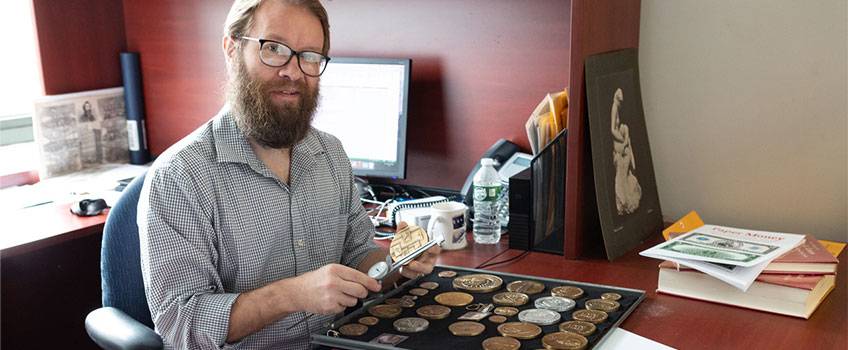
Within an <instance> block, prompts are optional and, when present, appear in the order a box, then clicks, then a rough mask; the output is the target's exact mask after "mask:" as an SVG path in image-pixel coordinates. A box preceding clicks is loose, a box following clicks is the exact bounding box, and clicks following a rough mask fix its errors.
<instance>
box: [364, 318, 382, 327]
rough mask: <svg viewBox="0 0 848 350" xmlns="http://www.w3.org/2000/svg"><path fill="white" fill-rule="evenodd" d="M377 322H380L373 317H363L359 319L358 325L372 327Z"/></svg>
mask: <svg viewBox="0 0 848 350" xmlns="http://www.w3.org/2000/svg"><path fill="white" fill-rule="evenodd" d="M377 322H380V319H379V318H376V317H374V316H365V317H361V318H360V319H359V323H362V324H364V325H366V326H373V325H375V324H377Z"/></svg>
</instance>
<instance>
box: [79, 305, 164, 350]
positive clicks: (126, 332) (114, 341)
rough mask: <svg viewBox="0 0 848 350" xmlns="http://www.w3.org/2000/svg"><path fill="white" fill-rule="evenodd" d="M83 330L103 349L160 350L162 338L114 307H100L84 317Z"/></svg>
mask: <svg viewBox="0 0 848 350" xmlns="http://www.w3.org/2000/svg"><path fill="white" fill-rule="evenodd" d="M85 330H86V332H88V336H89V337H91V340H93V341H94V342H95V343H97V345H99V346H100V347H101V348H103V349H139V350H141V349H145V350H146V349H162V347H163V345H162V337H160V336H159V334H156V332H154V331H153V330H152V329H150V328H148V327H147V326H145V325H144V324H142V323H141V322H138V321H136V320H135V319H133V318H132V317H130V316H129V315H127V314H125V313H124V312H123V311H121V310H119V309H116V308H114V307H101V308H99V309H97V310H94V311H92V312H89V313H88V316H86V317H85Z"/></svg>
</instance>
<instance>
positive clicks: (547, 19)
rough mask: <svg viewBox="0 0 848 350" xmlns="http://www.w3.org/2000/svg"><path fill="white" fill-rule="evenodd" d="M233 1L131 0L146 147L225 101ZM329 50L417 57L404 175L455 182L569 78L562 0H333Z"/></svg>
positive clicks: (167, 139) (130, 36)
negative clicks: (224, 37)
mask: <svg viewBox="0 0 848 350" xmlns="http://www.w3.org/2000/svg"><path fill="white" fill-rule="evenodd" d="M230 4H231V2H230V1H208V0H186V1H154V2H150V1H140V0H125V1H124V18H125V23H126V41H127V47H128V49H129V50H130V51H139V52H140V53H141V66H142V75H143V78H142V79H143V84H144V94H145V103H146V105H145V107H146V109H147V125H148V139H149V143H150V148H151V151H152V152H153V153H154V154H159V153H161V152H162V151H164V150H165V149H166V148H167V147H169V146H170V145H172V144H173V143H175V142H176V141H178V140H179V139H180V138H182V137H183V136H185V135H186V134H188V133H189V132H191V131H192V130H193V129H194V128H196V127H197V126H198V125H200V124H202V123H203V122H204V121H206V120H208V119H209V118H210V117H211V116H212V115H213V114H214V113H215V112H216V111H217V110H218V109H219V108H220V106H221V104H222V103H223V85H224V82H225V80H226V72H225V66H224V58H223V54H222V53H221V33H222V27H223V22H224V18H225V17H226V14H227V11H228V10H229V6H230ZM325 6H326V8H327V11H328V13H329V17H330V26H331V51H330V54H331V55H335V56H373V57H409V58H412V60H413V64H412V66H413V72H412V82H411V86H410V94H411V100H410V104H409V123H408V135H409V139H408V157H409V158H408V163H407V164H408V165H407V173H408V179H407V180H406V181H405V182H406V183H411V184H416V185H423V186H433V187H442V188H453V189H458V188H459V187H460V186H462V183H463V181H464V179H465V176H466V175H467V172H468V171H469V170H470V169H471V167H472V166H473V165H474V163H475V162H477V160H478V158H479V157H480V155H481V154H482V153H483V152H484V151H485V150H486V149H487V148H488V147H489V146H490V145H491V144H492V143H494V142H495V141H496V140H497V139H499V138H506V139H509V140H512V141H515V142H517V143H519V144H520V145H522V146H523V147H525V148H528V143H527V137H526V135H525V132H524V122H525V121H526V119H527V117H528V116H529V114H530V112H531V111H532V109H533V108H534V107H535V106H536V104H537V103H538V102H539V100H540V99H541V98H542V96H543V95H544V93H546V92H551V91H556V90H560V89H562V88H564V87H565V86H566V84H567V81H568V75H569V69H568V66H569V65H568V57H569V12H570V10H569V8H570V2H569V1H565V0H546V1H543V0H537V1H532V2H522V1H512V0H467V1H448V0H424V1H385V0H345V1H327V2H325Z"/></svg>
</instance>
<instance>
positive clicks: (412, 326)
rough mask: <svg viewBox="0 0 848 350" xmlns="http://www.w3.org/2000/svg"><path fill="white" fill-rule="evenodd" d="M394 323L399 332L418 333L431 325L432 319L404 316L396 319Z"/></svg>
mask: <svg viewBox="0 0 848 350" xmlns="http://www.w3.org/2000/svg"><path fill="white" fill-rule="evenodd" d="M392 325H393V326H394V327H395V330H397V331H398V332H403V333H418V332H423V331H425V330H426V329H427V327H429V326H430V321H427V320H425V319H423V318H418V317H404V318H400V319H397V320H395V322H394V323H392Z"/></svg>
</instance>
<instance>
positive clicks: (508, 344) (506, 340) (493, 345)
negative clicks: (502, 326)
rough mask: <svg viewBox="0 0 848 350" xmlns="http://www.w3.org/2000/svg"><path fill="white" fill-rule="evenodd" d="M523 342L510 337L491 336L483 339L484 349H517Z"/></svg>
mask: <svg viewBox="0 0 848 350" xmlns="http://www.w3.org/2000/svg"><path fill="white" fill-rule="evenodd" d="M520 347H521V342H520V341H518V340H517V339H515V338H510V337H491V338H487V339H486V340H484V341H483V350H517V349H518V348H520Z"/></svg>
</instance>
